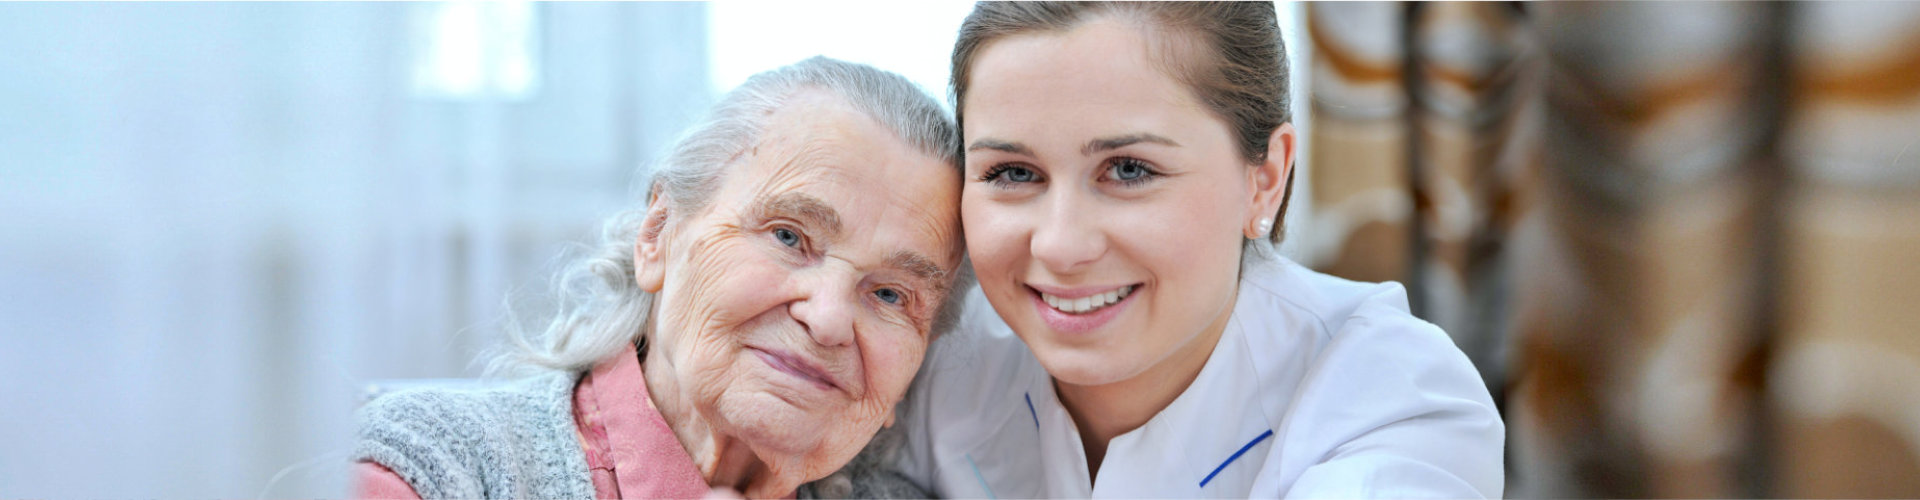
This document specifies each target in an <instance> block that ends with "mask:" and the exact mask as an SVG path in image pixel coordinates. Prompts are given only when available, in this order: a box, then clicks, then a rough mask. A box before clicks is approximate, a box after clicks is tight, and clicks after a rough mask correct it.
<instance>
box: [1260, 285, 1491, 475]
mask: <svg viewBox="0 0 1920 500" xmlns="http://www.w3.org/2000/svg"><path fill="white" fill-rule="evenodd" d="M1243 284H1244V285H1245V286H1243V293H1246V291H1247V290H1251V291H1252V293H1254V294H1255V295H1256V299H1258V300H1261V301H1264V302H1261V304H1264V307H1266V308H1267V310H1265V311H1262V312H1261V313H1259V314H1258V315H1257V316H1262V317H1264V318H1266V319H1269V320H1273V321H1269V322H1266V323H1262V324H1288V325H1293V326H1295V327H1297V328H1300V329H1302V330H1301V331H1295V332H1287V331H1285V330H1277V331H1276V330H1271V329H1270V330H1269V331H1265V332H1259V334H1258V335H1255V334H1252V333H1254V332H1249V333H1250V334H1249V335H1248V342H1249V344H1255V345H1254V346H1253V349H1254V352H1261V351H1260V349H1261V347H1262V346H1259V345H1258V344H1260V343H1263V342H1264V343H1266V344H1270V345H1271V347H1272V348H1284V347H1293V348H1295V349H1297V351H1292V352H1293V357H1292V358H1291V359H1286V360H1284V362H1276V361H1268V362H1266V365H1267V366H1266V369H1267V370H1268V371H1272V372H1281V371H1284V372H1286V373H1287V376H1286V377H1285V379H1284V380H1275V379H1274V378H1268V380H1269V381H1272V382H1278V383H1284V384H1285V385H1286V389H1287V390H1285V391H1276V392H1284V393H1286V394H1287V395H1286V397H1285V398H1284V400H1281V401H1270V403H1271V405H1270V408H1269V409H1270V411H1272V412H1275V413H1276V414H1278V415H1279V419H1280V420H1281V422H1280V425H1279V426H1278V428H1276V429H1275V434H1276V436H1275V437H1277V438H1280V439H1281V442H1282V443H1284V444H1285V445H1284V446H1276V447H1275V448H1273V452H1272V454H1273V456H1272V457H1271V458H1270V460H1269V462H1268V466H1269V467H1270V468H1271V469H1270V472H1272V473H1274V476H1275V477H1274V478H1272V479H1274V480H1278V481H1282V484H1286V485H1289V486H1300V485H1293V484H1292V482H1293V481H1292V480H1291V479H1284V478H1300V480H1301V481H1303V482H1305V483H1308V484H1307V485H1306V486H1308V488H1307V489H1305V490H1292V491H1294V492H1317V493H1320V494H1330V495H1332V496H1345V495H1346V494H1361V493H1359V492H1358V491H1356V490H1343V489H1334V490H1328V489H1314V488H1313V487H1311V486H1313V485H1315V484H1319V485H1328V484H1333V485H1337V484H1353V481H1355V480H1360V479H1361V478H1366V477H1376V476H1379V475H1380V474H1397V473H1401V472H1406V471H1421V473H1423V474H1424V473H1427V472H1431V473H1433V475H1434V477H1435V478H1436V479H1434V480H1431V481H1422V482H1419V484H1412V485H1408V486H1410V487H1408V488H1397V489H1396V488H1388V489H1380V490H1375V491H1377V492H1378V491H1397V492H1400V493H1412V492H1418V491H1433V490H1434V489H1429V488H1427V487H1429V486H1435V487H1436V488H1437V489H1438V490H1440V491H1445V492H1449V493H1464V494H1467V495H1472V494H1475V493H1478V494H1481V495H1485V494H1488V492H1489V491H1490V492H1493V493H1492V494H1493V495H1497V494H1498V491H1499V483H1500V481H1502V479H1501V475H1502V473H1501V467H1502V465H1501V464H1502V460H1503V458H1502V450H1503V449H1504V442H1505V427H1504V424H1502V423H1501V421H1500V417H1499V413H1498V411H1497V410H1496V409H1495V408H1494V405H1493V401H1492V398H1491V397H1490V395H1489V393H1488V391H1487V388H1486V384H1485V382H1484V381H1482V380H1481V378H1480V376H1479V372H1477V371H1476V370H1474V368H1473V365H1472V363H1471V362H1470V361H1468V360H1467V357H1466V355H1465V354H1463V353H1461V352H1460V349H1459V348H1458V347H1456V346H1455V345H1454V343H1453V340H1452V339H1451V338H1450V337H1448V336H1447V334H1446V332H1444V331H1442V330H1441V329H1440V328H1439V327H1437V326H1434V325H1433V324H1431V323H1428V322H1427V321H1425V320H1421V319H1420V318H1418V317H1415V316H1414V315H1413V314H1412V313H1411V311H1410V310H1409V308H1408V306H1407V298H1406V291H1405V289H1404V288H1402V287H1401V286H1400V285H1399V284H1397V283H1360V282H1354V281H1348V280H1344V279H1340V278H1336V277H1332V276H1328V275H1325V274H1321V273H1318V272H1314V271H1311V270H1308V269H1305V268H1303V267H1300V266H1299V265H1297V264H1293V263H1292V262H1287V261H1281V262H1278V263H1275V264H1272V265H1271V266H1269V267H1266V268H1263V269H1261V270H1259V271H1256V272H1249V274H1248V278H1247V279H1245V280H1243ZM1243 304H1244V303H1243ZM1253 328H1255V329H1258V327H1253ZM1281 344H1291V345H1290V346H1283V345H1281ZM1265 352H1289V351H1265ZM1276 357H1278V356H1276ZM1309 469H1311V470H1316V471H1318V473H1305V472H1306V471H1308V470H1309ZM1415 476H1419V474H1412V473H1408V474H1406V475H1405V477H1415ZM1361 482H1362V483H1369V484H1374V485H1382V486H1401V485H1394V484H1390V483H1392V482H1391V481H1385V482H1382V481H1372V480H1367V481H1361ZM1436 485H1437V486H1436ZM1464 485H1471V486H1472V487H1473V488H1472V489H1465V490H1462V489H1458V488H1441V487H1439V486H1464ZM1266 486H1267V487H1273V486H1277V485H1275V484H1268V485H1266ZM1282 488H1288V486H1282ZM1288 489H1290V488H1288ZM1476 490H1477V491H1476ZM1283 491H1285V490H1283ZM1363 496H1364V495H1363Z"/></svg>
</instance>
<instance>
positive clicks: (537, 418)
mask: <svg viewBox="0 0 1920 500" xmlns="http://www.w3.org/2000/svg"><path fill="white" fill-rule="evenodd" d="M577 380H578V374H574V373H563V372H551V373H546V374H542V375H539V376H535V377H529V378H524V379H519V380H513V381H504V382H498V383H486V384H483V385H482V386H479V387H472V388H458V389H453V388H422V389H409V390H402V391H398V392H394V393H391V394H385V395H381V396H380V397H378V398H375V399H374V400H373V401H370V402H368V403H367V404H366V405H365V406H362V407H361V408H360V410H359V412H358V420H359V436H358V442H357V444H356V445H355V448H354V459H355V460H360V461H368V462H373V463H377V464H380V465H382V466H385V467H387V468H389V469H391V470H393V471H394V472H395V473H396V474H398V475H400V476H401V477H402V478H404V479H406V480H407V482H408V484H410V485H412V486H413V487H414V489H415V490H416V491H418V492H419V493H420V494H421V495H422V496H425V497H445V496H457V497H476V496H493V495H491V494H492V493H501V491H498V490H500V488H502V487H507V488H515V489H517V488H521V487H527V486H534V482H537V481H530V482H528V483H526V484H516V483H517V481H516V479H520V478H517V477H503V476H518V475H519V473H520V472H529V471H530V470H529V469H528V468H527V467H520V466H518V465H503V462H502V461H503V460H506V461H513V460H520V459H522V458H524V454H525V453H528V452H533V453H540V454H552V453H559V454H561V455H564V454H565V451H564V450H562V449H564V448H567V447H568V446H569V445H571V448H573V449H577V448H578V446H579V445H578V443H574V442H568V441H567V440H563V439H561V438H563V437H568V436H571V435H572V432H573V430H572V425H573V423H572V418H571V417H572V405H571V398H570V397H569V396H571V394H572V387H573V384H574V382H576V381H577ZM546 448H555V450H547V449H546ZM542 460H544V459H542ZM579 461H581V467H580V469H581V471H583V472H584V470H585V465H584V463H585V462H584V458H582V459H580V460H579ZM530 472H537V471H530ZM525 479H529V480H532V479H536V478H525ZM535 491H536V490H526V492H528V493H532V492H535ZM506 492H507V493H510V494H511V493H514V492H513V490H512V489H509V490H507V491H506Z"/></svg>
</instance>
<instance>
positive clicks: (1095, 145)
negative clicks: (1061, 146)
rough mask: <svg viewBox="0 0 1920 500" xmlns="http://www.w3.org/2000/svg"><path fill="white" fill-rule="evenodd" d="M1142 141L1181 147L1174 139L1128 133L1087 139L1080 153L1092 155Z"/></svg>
mask: <svg viewBox="0 0 1920 500" xmlns="http://www.w3.org/2000/svg"><path fill="white" fill-rule="evenodd" d="M1142 142H1150V143H1154V144H1161V145H1166V146H1173V147H1176V148H1177V147H1180V143H1178V142H1173V139H1168V138H1165V137H1160V136H1157V135H1153V134H1144V133H1143V134H1127V135H1123V136H1119V137H1104V138H1100V139H1094V140H1091V141H1087V145H1086V146H1083V147H1081V148H1080V154H1082V155H1091V154H1094V153H1098V152H1101V151H1112V150H1115V149H1120V148H1124V147H1127V146H1132V145H1134V144H1139V143H1142Z"/></svg>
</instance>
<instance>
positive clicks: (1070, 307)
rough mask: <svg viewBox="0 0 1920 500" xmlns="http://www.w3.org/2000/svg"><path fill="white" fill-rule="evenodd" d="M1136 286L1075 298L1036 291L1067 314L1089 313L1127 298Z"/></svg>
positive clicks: (1035, 291) (1050, 305)
mask: <svg viewBox="0 0 1920 500" xmlns="http://www.w3.org/2000/svg"><path fill="white" fill-rule="evenodd" d="M1136 286H1137V285H1127V286H1123V287H1120V288H1115V289H1112V290H1107V291H1105V292H1101V293H1096V294H1093V295H1088V296H1085V297H1080V298H1073V299H1069V298H1065V297H1060V296H1057V295H1053V294H1049V293H1046V292H1042V291H1039V290H1034V293H1038V294H1040V300H1042V301H1045V302H1046V303H1047V306H1049V307H1052V308H1053V309H1054V310H1056V311H1060V312H1063V313H1067V314H1087V313H1091V312H1094V311H1098V310H1101V309H1105V308H1106V307H1107V306H1111V305H1114V304H1117V303H1119V302H1120V301H1121V300H1124V299H1126V298H1127V296H1128V295H1131V294H1133V290H1134V288H1136Z"/></svg>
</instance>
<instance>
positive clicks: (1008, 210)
mask: <svg viewBox="0 0 1920 500" xmlns="http://www.w3.org/2000/svg"><path fill="white" fill-rule="evenodd" d="M982 189H986V188H974V187H971V186H969V187H968V188H967V191H966V193H964V194H963V195H962V197H961V199H960V225H961V228H962V230H963V231H965V234H966V243H967V255H968V257H969V258H970V259H972V261H973V268H974V272H975V274H976V275H977V276H978V278H979V279H980V282H981V284H982V285H988V286H990V285H992V284H993V283H994V282H995V281H996V280H998V279H999V278H1002V277H1004V276H1005V275H1006V274H1007V272H1008V271H1009V270H1010V268H1011V267H1012V266H1014V265H1015V264H1016V263H1017V262H1019V261H1020V260H1021V259H1022V258H1023V257H1024V256H1025V255H1026V253H1027V251H1028V247H1027V238H1028V235H1029V234H1031V227H1032V226H1031V225H1030V224H1028V223H1026V222H1024V221H1025V220H1026V219H1025V217H1026V215H1024V214H1021V213H1020V211H1019V209H1018V208H1017V207H1015V206H1011V205H1005V204H1001V203H997V202H995V201H993V200H991V199H989V198H988V197H987V196H986V194H985V193H982V192H980V190H982Z"/></svg>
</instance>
